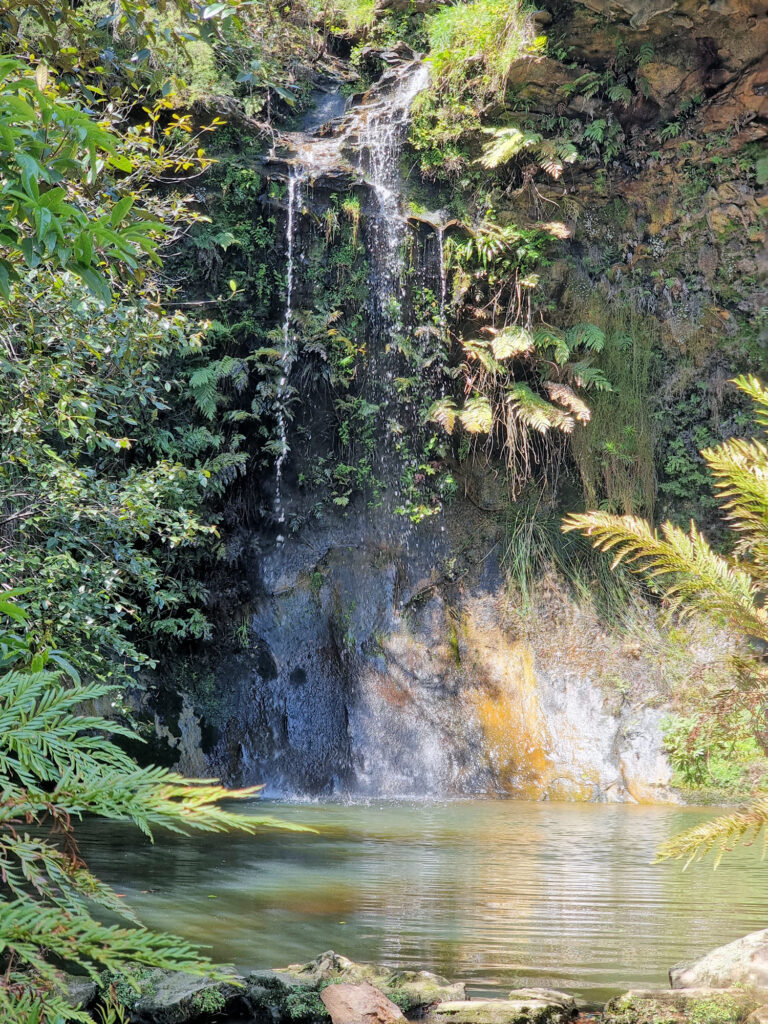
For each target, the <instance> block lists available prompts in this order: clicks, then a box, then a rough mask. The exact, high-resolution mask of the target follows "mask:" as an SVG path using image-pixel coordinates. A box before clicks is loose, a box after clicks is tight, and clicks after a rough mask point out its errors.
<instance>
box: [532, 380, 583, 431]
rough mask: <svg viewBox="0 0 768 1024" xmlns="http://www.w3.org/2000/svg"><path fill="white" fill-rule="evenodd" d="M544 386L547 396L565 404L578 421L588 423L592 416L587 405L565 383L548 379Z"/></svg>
mask: <svg viewBox="0 0 768 1024" xmlns="http://www.w3.org/2000/svg"><path fill="white" fill-rule="evenodd" d="M544 387H545V388H546V389H547V392H548V394H549V397H550V398H551V399H552V400H553V401H555V402H559V403H560V405H562V406H565V408H566V409H567V410H568V411H569V412H570V413H572V414H573V416H574V417H575V419H577V420H578V421H579V423H589V421H590V419H591V418H592V413H591V411H590V409H589V406H588V405H587V404H586V402H583V401H582V400H581V399H580V398H579V396H578V395H577V394H575V392H574V391H572V390H571V388H569V387H568V385H567V384H561V383H559V382H558V381H552V380H549V381H545V383H544Z"/></svg>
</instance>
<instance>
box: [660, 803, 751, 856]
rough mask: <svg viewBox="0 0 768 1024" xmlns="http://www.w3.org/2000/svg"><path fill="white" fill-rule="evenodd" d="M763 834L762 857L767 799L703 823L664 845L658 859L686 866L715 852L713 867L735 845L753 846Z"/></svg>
mask: <svg viewBox="0 0 768 1024" xmlns="http://www.w3.org/2000/svg"><path fill="white" fill-rule="evenodd" d="M761 833H762V842H761V848H762V854H763V856H765V853H766V850H768V797H765V796H763V797H759V798H758V799H757V800H754V801H753V802H752V803H751V804H750V806H749V807H743V808H741V809H739V810H738V811H734V812H733V813H732V814H723V815H721V816H720V817H717V818H712V819H711V820H710V821H704V822H702V823H701V824H700V825H695V826H694V827H693V828H690V829H687V830H686V831H685V832H682V833H681V834H680V835H677V836H673V837H672V838H671V839H669V840H667V842H666V843H663V844H662V846H661V847H660V848H659V852H658V854H657V856H656V859H657V860H668V859H670V858H673V859H675V860H685V862H686V864H685V866H686V867H687V866H688V865H689V864H690V863H691V862H692V861H694V860H700V859H701V858H702V857H705V856H706V855H707V854H708V853H709V852H710V851H711V850H716V851H717V852H716V855H715V865H716V866H717V864H719V863H720V860H721V859H722V857H723V854H725V853H727V852H728V851H729V850H732V849H733V847H734V846H735V845H736V844H737V843H746V844H748V845H749V844H751V843H754V842H755V841H756V840H757V839H758V838H759V837H760V835H761Z"/></svg>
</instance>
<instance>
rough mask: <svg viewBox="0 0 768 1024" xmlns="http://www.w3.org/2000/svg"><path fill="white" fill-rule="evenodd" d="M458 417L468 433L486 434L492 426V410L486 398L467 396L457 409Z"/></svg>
mask: <svg viewBox="0 0 768 1024" xmlns="http://www.w3.org/2000/svg"><path fill="white" fill-rule="evenodd" d="M458 419H459V422H460V423H461V425H462V427H464V429H465V430H466V431H467V433H468V434H487V433H488V432H489V431H490V430H491V428H492V427H493V411H492V409H491V403H490V402H489V401H488V399H487V398H483V397H482V396H477V397H475V398H469V399H467V401H466V402H465V403H464V408H463V409H461V410H459V413H458Z"/></svg>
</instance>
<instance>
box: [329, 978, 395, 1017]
mask: <svg viewBox="0 0 768 1024" xmlns="http://www.w3.org/2000/svg"><path fill="white" fill-rule="evenodd" d="M320 998H321V999H322V1001H323V1005H324V1006H325V1008H326V1010H327V1011H328V1013H329V1014H330V1015H331V1021H332V1022H333V1024H400V1022H401V1021H402V1022H404V1021H405V1017H404V1016H403V1014H402V1013H401V1011H400V1007H399V1006H396V1005H395V1004H394V1003H393V1002H392V1000H391V999H387V997H386V996H385V995H384V993H383V992H381V991H379V989H377V988H374V987H373V985H371V984H370V982H367V981H363V982H361V983H360V984H359V985H350V984H347V983H345V982H342V983H341V984H339V985H329V986H328V987H327V988H325V989H323V991H322V992H321V993H320Z"/></svg>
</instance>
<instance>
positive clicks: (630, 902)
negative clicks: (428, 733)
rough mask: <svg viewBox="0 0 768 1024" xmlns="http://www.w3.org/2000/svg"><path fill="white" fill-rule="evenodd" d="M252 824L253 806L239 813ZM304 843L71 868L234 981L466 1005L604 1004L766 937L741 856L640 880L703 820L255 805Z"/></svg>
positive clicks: (117, 849) (198, 850) (112, 846)
mask: <svg viewBox="0 0 768 1024" xmlns="http://www.w3.org/2000/svg"><path fill="white" fill-rule="evenodd" d="M253 808H254V813H263V811H264V810H265V806H264V802H259V803H258V804H257V805H253ZM269 810H270V812H274V813H275V814H276V815H279V816H281V817H283V818H287V819H290V820H292V821H300V822H302V823H304V824H307V825H310V826H312V827H314V828H317V829H318V833H317V834H316V835H313V834H302V833H280V832H274V831H271V832H264V833H262V834H261V835H259V836H257V837H255V838H253V837H233V836H225V837H222V836H219V837H203V838H200V837H196V838H193V839H179V838H175V837H171V838H167V837H165V836H162V837H158V839H157V842H156V844H155V846H154V847H152V846H151V845H150V844H149V843H148V842H147V841H146V840H145V839H144V838H143V837H141V836H140V835H138V834H137V833H135V832H134V831H132V830H129V829H124V828H122V827H120V828H118V827H115V826H108V827H105V826H104V825H103V824H102V823H97V822H92V823H90V824H88V825H87V826H86V827H85V829H84V842H83V851H84V853H85V854H86V857H87V859H88V860H89V862H90V863H91V866H92V867H93V868H94V869H95V870H96V872H97V873H98V874H99V875H100V876H101V877H102V878H104V879H106V880H107V881H109V882H111V883H112V884H114V885H115V887H116V888H117V890H118V892H121V893H124V894H125V896H126V898H127V899H128V900H129V902H130V903H131V904H132V905H133V906H134V907H135V908H136V909H137V910H138V911H139V913H140V915H141V917H142V919H143V920H144V922H145V923H147V924H150V925H152V926H154V927H157V928H162V929H165V930H169V931H175V932H177V933H179V934H181V935H183V936H185V937H186V938H189V939H193V940H195V941H197V942H201V943H206V944H208V945H210V946H212V947H213V955H214V956H215V957H216V958H217V959H219V960H224V961H227V962H234V963H235V964H236V965H237V966H238V967H239V968H240V969H241V970H248V969H252V968H258V967H276V966H281V965H285V964H288V963H295V962H297V961H303V960H308V959H310V958H311V957H313V956H316V955H317V954H318V953H321V952H322V951H324V950H326V949H334V950H336V952H338V953H343V954H344V955H346V956H349V957H351V958H352V959H355V960H371V961H379V962H382V963H385V964H388V965H391V966H393V967H408V968H426V969H431V970H435V971H438V972H439V973H441V974H445V975H447V976H449V977H450V978H453V979H461V980H464V981H467V982H468V983H469V986H470V991H471V992H472V993H473V994H480V993H490V992H492V991H494V990H495V991H496V994H499V992H498V990H499V989H501V990H502V991H503V990H505V989H508V988H510V987H512V986H519V985H526V984H534V983H535V984H536V985H550V986H553V987H557V988H562V989H566V990H567V991H571V992H574V993H575V994H577V995H580V996H582V997H584V998H587V999H594V1000H598V999H602V998H607V996H608V995H611V994H614V993H615V992H617V991H619V990H621V989H626V988H629V987H630V986H639V985H660V984H664V983H665V981H666V971H667V969H668V968H669V967H670V966H671V965H672V964H674V963H675V962H676V961H678V960H680V959H685V958H688V957H690V956H697V955H700V954H702V953H704V952H705V951H707V950H708V949H711V948H712V947H713V946H716V945H719V944H720V943H723V942H729V941H730V940H732V939H734V938H737V937H738V936H739V935H742V934H744V933H745V932H748V931H752V930H754V929H756V928H762V927H765V926H766V925H768V892H767V891H766V882H765V866H764V865H762V864H761V862H760V859H759V856H758V855H757V854H756V853H754V852H753V851H750V850H742V851H739V852H734V853H733V854H731V855H730V856H729V857H727V858H726V859H725V860H724V861H723V863H722V864H721V866H720V867H719V868H718V869H717V871H714V872H713V870H712V866H711V862H710V863H707V864H697V865H692V866H691V867H690V868H689V869H688V871H687V872H685V873H683V872H682V871H681V868H680V865H679V864H676V863H674V864H663V865H657V866H653V867H652V866H650V864H649V862H650V860H651V859H652V856H653V853H654V850H655V849H656V847H657V846H658V845H659V843H660V842H661V841H662V840H663V839H665V838H666V837H667V836H669V835H671V834H672V833H673V832H675V831H678V830H679V829H681V828H684V827H687V826H689V825H693V824H695V823H696V822H697V821H699V820H701V819H702V818H703V817H704V814H703V812H700V811H693V810H690V809H680V808H669V807H632V806H626V805H605V804H551V803H522V802H513V801H483V802H479V801H477V802H456V803H450V804H419V803H399V804H393V803H389V804H374V805H370V806H360V805H353V806H341V805H314V804H311V805H295V804H294V805H271V806H270V808H269Z"/></svg>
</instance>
